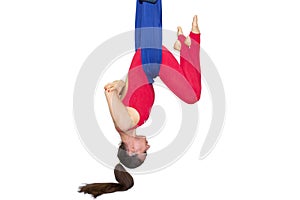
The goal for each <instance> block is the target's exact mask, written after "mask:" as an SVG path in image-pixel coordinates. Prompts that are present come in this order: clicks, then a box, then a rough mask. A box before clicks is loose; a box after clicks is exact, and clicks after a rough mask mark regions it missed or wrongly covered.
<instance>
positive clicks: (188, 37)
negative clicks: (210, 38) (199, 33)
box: [184, 36, 192, 47]
mask: <svg viewBox="0 0 300 200" xmlns="http://www.w3.org/2000/svg"><path fill="white" fill-rule="evenodd" d="M184 44H186V45H187V46H188V47H190V46H191V45H192V40H191V38H190V36H187V37H186V39H185V41H184Z"/></svg>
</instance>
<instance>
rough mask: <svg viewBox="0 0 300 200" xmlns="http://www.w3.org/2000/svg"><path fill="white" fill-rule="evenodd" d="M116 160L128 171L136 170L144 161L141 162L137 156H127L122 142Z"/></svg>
mask: <svg viewBox="0 0 300 200" xmlns="http://www.w3.org/2000/svg"><path fill="white" fill-rule="evenodd" d="M118 158H119V160H120V162H121V163H122V164H123V165H124V166H125V167H127V168H130V169H134V168H137V167H139V166H140V165H141V164H143V163H144V160H141V159H140V158H139V157H138V154H134V155H129V154H128V152H127V150H126V146H125V144H124V143H123V142H122V143H121V145H120V146H119V150H118Z"/></svg>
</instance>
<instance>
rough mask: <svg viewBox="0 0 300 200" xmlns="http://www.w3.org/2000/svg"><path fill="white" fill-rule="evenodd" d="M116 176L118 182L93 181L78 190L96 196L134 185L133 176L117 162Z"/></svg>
mask: <svg viewBox="0 0 300 200" xmlns="http://www.w3.org/2000/svg"><path fill="white" fill-rule="evenodd" d="M114 173H115V178H116V181H117V182H118V183H92V184H86V185H85V186H81V187H79V191H78V192H83V193H84V194H90V195H92V196H93V197H94V198H96V197H98V196H100V195H102V194H107V193H113V192H118V191H126V190H128V189H130V188H132V187H133V185H134V181H133V178H132V176H131V175H130V174H129V173H128V172H127V171H126V170H125V169H124V167H123V166H122V165H121V164H117V165H116V166H115V169H114Z"/></svg>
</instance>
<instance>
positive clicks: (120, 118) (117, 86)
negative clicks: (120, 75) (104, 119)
mask: <svg viewBox="0 0 300 200" xmlns="http://www.w3.org/2000/svg"><path fill="white" fill-rule="evenodd" d="M124 86H125V83H124V81H122V80H119V81H114V82H112V83H109V84H107V85H106V86H105V87H104V89H105V96H106V100H107V103H108V107H109V111H110V114H111V117H112V119H113V122H114V125H115V127H116V129H117V130H118V131H122V132H125V133H126V132H128V130H129V129H131V128H133V127H134V126H136V124H137V123H138V121H139V114H138V112H137V111H136V110H135V109H133V108H130V107H126V106H125V105H124V104H123V103H122V101H121V99H120V92H121V91H122V89H123V88H124Z"/></svg>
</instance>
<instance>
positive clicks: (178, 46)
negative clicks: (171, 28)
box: [173, 26, 183, 51]
mask: <svg viewBox="0 0 300 200" xmlns="http://www.w3.org/2000/svg"><path fill="white" fill-rule="evenodd" d="M179 35H183V31H182V28H181V27H180V26H178V27H177V36H179ZM173 47H174V49H175V50H177V51H180V50H181V42H180V41H179V40H176V42H175V44H174V46H173Z"/></svg>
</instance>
